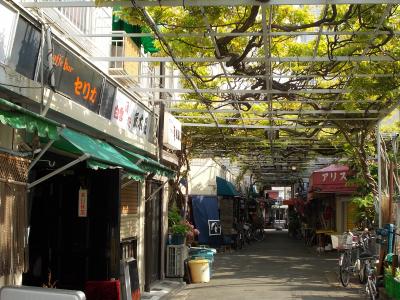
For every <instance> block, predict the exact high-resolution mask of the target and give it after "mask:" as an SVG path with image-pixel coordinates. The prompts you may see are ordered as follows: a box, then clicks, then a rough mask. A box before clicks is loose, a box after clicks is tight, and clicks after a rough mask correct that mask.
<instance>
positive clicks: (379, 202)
mask: <svg viewBox="0 0 400 300" xmlns="http://www.w3.org/2000/svg"><path fill="white" fill-rule="evenodd" d="M380 127H381V122H380V121H379V122H378V124H377V127H376V147H377V156H378V199H377V200H378V216H379V228H382V225H383V224H382V171H383V170H382V157H381V132H380V130H381V129H380Z"/></svg>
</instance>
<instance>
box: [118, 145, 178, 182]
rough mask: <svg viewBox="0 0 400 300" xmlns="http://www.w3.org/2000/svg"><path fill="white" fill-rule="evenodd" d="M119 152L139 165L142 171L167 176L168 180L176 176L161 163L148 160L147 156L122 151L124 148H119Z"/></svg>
mask: <svg viewBox="0 0 400 300" xmlns="http://www.w3.org/2000/svg"><path fill="white" fill-rule="evenodd" d="M117 149H118V151H119V152H121V154H122V155H124V156H125V157H126V158H128V159H129V160H130V161H132V162H133V163H135V164H137V165H139V166H140V168H141V169H143V170H145V171H147V172H150V173H155V174H158V175H161V176H165V177H168V178H172V177H174V175H175V172H174V171H173V170H171V169H169V168H167V167H165V166H164V165H162V164H160V163H159V162H157V161H155V160H153V159H151V158H148V157H146V156H143V155H140V154H137V153H134V152H132V151H129V150H126V149H122V148H119V147H118V148H117Z"/></svg>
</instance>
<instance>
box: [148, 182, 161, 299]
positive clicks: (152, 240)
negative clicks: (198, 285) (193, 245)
mask: <svg viewBox="0 0 400 300" xmlns="http://www.w3.org/2000/svg"><path fill="white" fill-rule="evenodd" d="M146 191H147V193H146V204H145V215H146V217H145V228H144V230H145V245H144V249H145V253H146V254H147V255H146V258H145V290H146V291H149V290H150V286H151V284H152V283H154V282H155V281H157V280H159V279H161V248H162V247H161V229H162V228H161V216H162V200H163V199H162V190H161V184H160V182H157V181H153V180H148V181H146Z"/></svg>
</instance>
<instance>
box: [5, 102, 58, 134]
mask: <svg viewBox="0 0 400 300" xmlns="http://www.w3.org/2000/svg"><path fill="white" fill-rule="evenodd" d="M0 122H1V123H2V124H4V125H8V126H10V127H12V128H15V129H25V130H27V131H28V132H31V133H34V132H37V134H38V135H39V136H40V137H42V138H49V139H51V140H56V139H58V137H59V133H58V131H59V128H61V124H59V123H57V122H54V121H52V120H49V119H47V118H45V117H42V116H41V115H38V114H35V113H33V112H31V111H29V110H27V109H25V108H22V107H20V106H18V105H16V104H14V103H12V102H9V101H7V100H4V99H2V98H0Z"/></svg>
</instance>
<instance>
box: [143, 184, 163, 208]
mask: <svg viewBox="0 0 400 300" xmlns="http://www.w3.org/2000/svg"><path fill="white" fill-rule="evenodd" d="M168 181H169V180H166V181H164V182H163V183H162V184H161V185H160V186H159V187H158V188H157V189H156V190H155V191H154V192H153V193H152V194H151V195H150V196H149V197H148V198H147V199H145V200H144V203H146V202H147V201H149V200H151V199H152V198H153V197H154V196H155V195H156V194H157V193H158V192H159V191H160V190H161V189H162V188H163V187H164V185H165V184H166V183H167V182H168Z"/></svg>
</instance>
